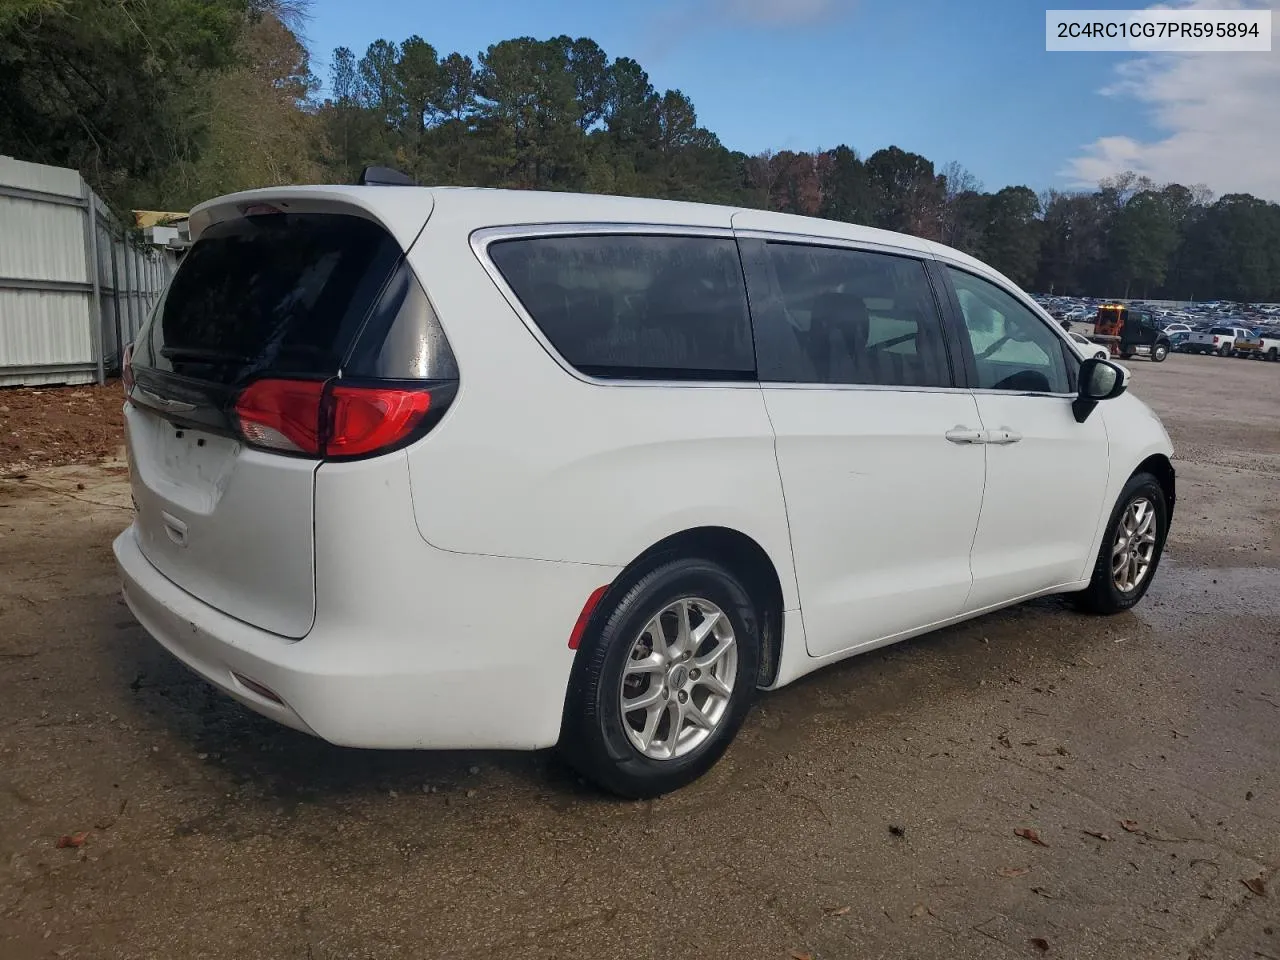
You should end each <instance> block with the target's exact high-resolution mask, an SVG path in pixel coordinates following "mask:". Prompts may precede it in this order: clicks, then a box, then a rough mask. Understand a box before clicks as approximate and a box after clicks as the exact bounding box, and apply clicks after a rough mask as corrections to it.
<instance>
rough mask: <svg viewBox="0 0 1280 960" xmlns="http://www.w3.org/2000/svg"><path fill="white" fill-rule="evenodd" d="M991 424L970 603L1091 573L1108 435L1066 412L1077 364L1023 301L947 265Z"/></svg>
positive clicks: (974, 380) (981, 404)
mask: <svg viewBox="0 0 1280 960" xmlns="http://www.w3.org/2000/svg"><path fill="white" fill-rule="evenodd" d="M944 272H945V273H946V275H947V277H948V278H949V280H950V283H951V288H952V292H953V294H954V297H955V303H956V305H957V306H958V308H959V311H960V314H961V316H962V319H963V322H964V328H965V331H966V333H967V339H966V340H965V342H964V345H963V346H964V349H965V350H966V354H967V356H966V358H965V359H966V363H967V364H968V366H969V371H970V382H971V384H972V385H973V388H974V389H973V394H974V397H975V399H976V400H977V404H978V413H979V416H980V417H981V418H982V425H983V428H984V430H985V431H986V439H987V442H986V444H985V445H984V448H983V449H984V450H985V451H986V465H987V472H986V490H985V492H984V494H983V499H982V518H981V520H979V522H978V531H977V535H976V536H975V537H974V541H973V556H972V565H973V589H972V591H971V592H970V594H969V599H968V602H967V603H966V605H965V609H966V610H967V611H974V610H981V609H983V608H985V607H989V606H993V605H996V604H1001V603H1006V602H1008V601H1010V600H1016V599H1018V598H1019V597H1024V596H1027V595H1029V594H1033V593H1038V592H1041V591H1045V590H1048V589H1050V588H1052V587H1056V586H1060V585H1063V584H1067V583H1073V582H1076V581H1079V580H1080V579H1082V578H1084V577H1085V576H1086V573H1085V571H1086V570H1087V569H1088V568H1089V567H1090V566H1091V564H1092V561H1093V557H1092V556H1090V551H1091V550H1092V546H1093V543H1094V534H1095V532H1096V531H1097V528H1098V524H1099V523H1100V522H1101V519H1102V515H1103V511H1104V509H1105V506H1106V505H1105V504H1104V503H1103V498H1104V497H1105V495H1106V489H1107V473H1108V464H1107V432H1106V427H1105V426H1104V424H1103V418H1102V417H1101V416H1099V415H1098V413H1097V412H1095V413H1094V415H1093V416H1091V417H1089V419H1088V420H1086V421H1085V422H1084V423H1076V420H1075V416H1074V415H1073V414H1072V411H1071V402H1072V400H1073V399H1075V395H1076V394H1075V374H1076V371H1077V370H1078V369H1079V365H1080V361H1079V359H1078V358H1077V357H1076V355H1075V353H1074V351H1071V350H1070V348H1069V347H1068V345H1067V344H1066V343H1065V342H1064V341H1063V340H1062V338H1061V337H1060V336H1059V335H1058V334H1057V333H1055V332H1054V331H1053V330H1052V329H1050V325H1049V324H1048V323H1047V322H1046V321H1044V320H1042V319H1041V318H1040V316H1039V315H1038V314H1036V313H1034V312H1033V311H1032V310H1031V308H1030V307H1028V306H1027V305H1025V304H1024V303H1023V302H1022V301H1021V300H1020V299H1019V298H1018V297H1016V296H1015V295H1014V294H1013V293H1011V292H1010V291H1008V290H1006V289H1004V288H1003V287H1002V286H999V285H997V284H995V283H993V282H992V281H990V280H988V279H986V278H984V277H979V276H978V275H976V274H973V273H969V272H967V271H965V270H960V269H958V268H955V267H947V268H946V270H945V271H944Z"/></svg>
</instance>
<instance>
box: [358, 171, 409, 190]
mask: <svg viewBox="0 0 1280 960" xmlns="http://www.w3.org/2000/svg"><path fill="white" fill-rule="evenodd" d="M356 183H357V184H358V185H359V186H362V187H416V186H418V184H417V182H416V181H415V180H414V179H413V177H411V176H409V175H408V174H407V173H402V172H401V171H399V170H395V169H393V168H391V167H365V168H364V169H363V170H361V171H360V179H359V180H357V181H356Z"/></svg>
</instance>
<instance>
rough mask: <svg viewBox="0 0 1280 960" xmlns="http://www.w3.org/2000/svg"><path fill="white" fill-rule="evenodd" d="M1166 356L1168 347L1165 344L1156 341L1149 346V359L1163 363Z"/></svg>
mask: <svg viewBox="0 0 1280 960" xmlns="http://www.w3.org/2000/svg"><path fill="white" fill-rule="evenodd" d="M1167 356H1169V348H1168V347H1167V346H1166V345H1165V344H1163V343H1157V344H1156V345H1155V346H1154V347H1152V348H1151V359H1152V360H1153V361H1155V362H1156V363H1164V360H1165V357H1167Z"/></svg>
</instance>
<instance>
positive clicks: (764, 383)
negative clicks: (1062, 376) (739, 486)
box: [758, 380, 1076, 400]
mask: <svg viewBox="0 0 1280 960" xmlns="http://www.w3.org/2000/svg"><path fill="white" fill-rule="evenodd" d="M758 386H759V387H760V388H761V389H764V390H842V391H847V390H858V391H862V392H864V393H865V392H870V393H965V394H974V395H979V394H980V395H984V396H992V397H1043V398H1045V399H1048V400H1074V399H1076V394H1074V393H1034V392H1030V391H1026V390H976V389H971V388H969V387H919V386H909V385H897V384H883V383H792V382H790V381H787V380H761V381H760V383H759V384H758Z"/></svg>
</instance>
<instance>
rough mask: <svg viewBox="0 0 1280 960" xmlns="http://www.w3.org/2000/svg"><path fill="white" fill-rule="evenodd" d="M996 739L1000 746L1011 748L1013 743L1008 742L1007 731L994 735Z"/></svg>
mask: <svg viewBox="0 0 1280 960" xmlns="http://www.w3.org/2000/svg"><path fill="white" fill-rule="evenodd" d="M996 740H997V741H999V743H1000V746H1002V747H1004V748H1005V749H1006V750H1012V749H1013V744H1012V743H1010V742H1009V735H1008V734H1007V733H1002V734H1000V736H998V737H996Z"/></svg>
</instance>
